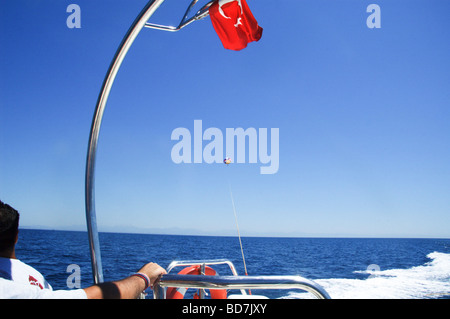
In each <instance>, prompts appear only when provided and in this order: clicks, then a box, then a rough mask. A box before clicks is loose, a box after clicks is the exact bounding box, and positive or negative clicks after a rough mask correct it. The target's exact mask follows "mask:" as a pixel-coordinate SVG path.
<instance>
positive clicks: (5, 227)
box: [0, 200, 19, 251]
mask: <svg viewBox="0 0 450 319" xmlns="http://www.w3.org/2000/svg"><path fill="white" fill-rule="evenodd" d="M18 229H19V212H18V211H17V210H15V209H14V208H12V207H11V206H9V205H8V204H5V203H3V202H2V201H1V200H0V251H5V250H8V249H11V248H13V247H14V244H15V241H16V235H17V232H18Z"/></svg>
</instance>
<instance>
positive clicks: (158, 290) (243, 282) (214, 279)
mask: <svg viewBox="0 0 450 319" xmlns="http://www.w3.org/2000/svg"><path fill="white" fill-rule="evenodd" d="M167 287H175V288H195V289H251V290H254V289H300V290H304V291H307V292H310V293H312V294H313V295H314V296H315V297H317V298H318V299H331V298H330V296H329V295H328V293H327V292H326V291H325V289H323V288H322V287H321V286H320V285H318V284H317V283H315V282H314V281H311V280H308V279H305V278H303V277H300V276H202V275H170V274H168V275H164V276H162V277H161V280H160V281H159V283H158V284H157V285H155V286H154V288H153V296H154V298H155V299H165V297H166V296H165V290H164V289H163V288H167Z"/></svg>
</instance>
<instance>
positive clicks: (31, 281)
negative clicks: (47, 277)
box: [28, 275, 44, 289]
mask: <svg viewBox="0 0 450 319" xmlns="http://www.w3.org/2000/svg"><path fill="white" fill-rule="evenodd" d="M28 281H29V282H30V285H33V286H38V287H39V288H41V289H44V287H42V285H41V284H40V283H39V281H38V280H37V279H36V278H34V277H33V276H31V275H30V276H29V277H28Z"/></svg>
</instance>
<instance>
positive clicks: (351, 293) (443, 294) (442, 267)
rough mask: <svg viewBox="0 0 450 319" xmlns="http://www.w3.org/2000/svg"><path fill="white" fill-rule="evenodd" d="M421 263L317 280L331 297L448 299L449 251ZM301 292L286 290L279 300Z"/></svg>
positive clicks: (300, 296) (298, 296)
mask: <svg viewBox="0 0 450 319" xmlns="http://www.w3.org/2000/svg"><path fill="white" fill-rule="evenodd" d="M427 258H429V259H431V260H430V261H429V262H426V263H425V264H423V265H420V266H415V267H411V268H408V269H388V270H364V271H355V272H354V273H359V274H361V273H362V274H368V275H369V277H368V278H366V279H339V278H330V279H317V280H314V281H315V282H317V283H318V284H319V285H321V286H322V287H323V288H325V290H326V291H327V292H328V294H329V295H330V296H331V298H334V299H428V298H430V299H437V298H439V299H440V298H442V299H450V254H446V253H440V252H432V253H430V254H428V255H427ZM309 298H314V296H312V295H310V294H308V293H303V292H289V294H288V295H287V296H284V297H282V299H309Z"/></svg>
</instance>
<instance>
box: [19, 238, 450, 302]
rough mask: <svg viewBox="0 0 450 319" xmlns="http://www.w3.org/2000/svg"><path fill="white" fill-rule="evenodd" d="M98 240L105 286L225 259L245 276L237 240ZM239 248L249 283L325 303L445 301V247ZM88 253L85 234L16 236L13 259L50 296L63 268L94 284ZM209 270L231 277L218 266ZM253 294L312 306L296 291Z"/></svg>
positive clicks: (449, 275) (328, 244) (64, 285)
mask: <svg viewBox="0 0 450 319" xmlns="http://www.w3.org/2000/svg"><path fill="white" fill-rule="evenodd" d="M99 238H100V247H101V256H102V265H103V273H104V279H105V281H110V280H117V279H121V278H123V277H126V276H128V275H129V274H131V273H133V272H135V271H137V270H138V269H139V268H140V267H141V266H142V265H144V264H145V263H147V262H150V261H152V262H156V263H158V264H159V265H161V266H162V267H164V268H166V267H167V266H168V265H169V263H170V262H171V261H173V260H193V259H195V260H196V259H229V260H231V261H232V262H233V264H234V265H235V267H236V269H237V271H238V273H239V274H240V275H243V274H244V273H245V271H244V265H243V260H242V255H241V251H240V246H239V240H238V238H237V237H213V236H181V235H151V234H124V233H100V234H99ZM242 245H243V250H244V254H245V262H246V266H247V271H248V274H249V275H255V276H256V275H300V276H302V277H305V278H308V279H311V280H314V281H315V282H317V283H318V284H320V285H321V286H322V287H323V288H325V290H326V291H327V292H328V293H329V295H330V296H331V298H335V299H380V298H381V299H450V239H413V238H404V239H401V238H395V239H394V238H393V239H389V238H265V237H264V238H263V237H243V238H242ZM88 246H89V245H88V236H87V233H86V232H78V231H57V230H34V229H21V230H20V233H19V241H18V243H17V246H16V256H17V258H18V259H20V260H22V261H23V262H25V263H27V264H29V265H31V266H33V267H35V268H36V269H37V270H39V271H40V272H41V273H42V274H43V275H44V276H45V277H46V279H47V281H48V282H49V283H50V284H51V285H52V286H53V288H54V289H69V288H68V278H69V277H70V276H71V274H72V269H73V268H70V265H76V267H78V269H79V271H80V272H79V274H80V277H79V278H80V281H79V283H80V285H81V287H82V288H84V287H88V286H90V285H92V283H93V279H92V270H91V263H90V255H89V247H88ZM215 269H216V270H217V272H218V273H219V274H220V275H231V272H230V270H229V269H228V268H227V267H225V266H222V265H220V266H217V267H215ZM175 270H176V271H178V269H177V268H176V269H175ZM179 270H181V268H179ZM69 281H70V280H69ZM72 283H73V281H72ZM191 290H192V289H191ZM253 293H254V294H264V295H266V296H268V297H269V298H271V299H309V298H314V297H313V296H312V295H311V294H309V293H305V292H302V291H300V290H260V291H253ZM147 298H152V292H151V290H150V291H149V292H148V296H147Z"/></svg>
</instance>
